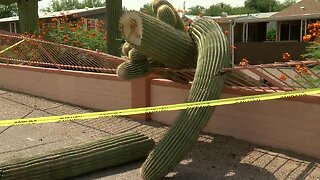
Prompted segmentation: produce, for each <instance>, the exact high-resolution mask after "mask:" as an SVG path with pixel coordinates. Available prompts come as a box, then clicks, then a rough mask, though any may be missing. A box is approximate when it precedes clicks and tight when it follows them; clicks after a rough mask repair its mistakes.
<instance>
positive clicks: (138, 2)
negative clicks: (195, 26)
mask: <svg viewBox="0 0 320 180" xmlns="http://www.w3.org/2000/svg"><path fill="white" fill-rule="evenodd" d="M184 1H186V9H188V8H189V7H192V6H195V5H200V6H204V7H209V6H210V5H212V4H216V3H220V2H224V3H226V4H230V5H231V6H243V5H244V1H245V0H200V1H199V0H169V2H170V3H171V4H172V5H173V6H174V7H175V8H181V9H182V8H183V2H184ZM283 1H284V0H280V2H283ZM50 2H51V0H41V1H40V2H39V8H40V9H43V8H45V7H48V6H49V4H50ZM146 3H151V0H122V5H123V6H125V7H126V8H127V9H129V10H139V9H140V7H142V6H143V5H144V4H146Z"/></svg>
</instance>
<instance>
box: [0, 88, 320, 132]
mask: <svg viewBox="0 0 320 180" xmlns="http://www.w3.org/2000/svg"><path fill="white" fill-rule="evenodd" d="M314 94H320V88H315V89H308V90H298V91H289V92H280V93H271V94H262V95H253V96H242V97H234V98H226V99H218V100H209V101H202V102H190V103H181V104H172V105H163V106H154V107H144V108H133V109H124V110H114V111H104V112H93V113H84V114H73V115H63V116H50V117H38V118H27V119H12V120H0V126H13V125H22V124H40V123H49V122H62V121H73V120H83V119H95V118H107V117H115V116H126V115H133V114H143V113H154V112H164V111H175V110H183V109H188V108H202V107H209V106H222V105H227V104H239V103H248V102H256V101H266V100H272V99H281V98H289V97H298V96H307V95H314Z"/></svg>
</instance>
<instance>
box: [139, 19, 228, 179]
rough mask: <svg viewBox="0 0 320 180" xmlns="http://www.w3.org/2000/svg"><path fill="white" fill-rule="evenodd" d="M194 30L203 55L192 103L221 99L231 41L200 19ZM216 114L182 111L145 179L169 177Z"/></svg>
mask: <svg viewBox="0 0 320 180" xmlns="http://www.w3.org/2000/svg"><path fill="white" fill-rule="evenodd" d="M190 29H191V32H190V33H191V36H192V38H193V39H194V40H195V42H196V44H197V45H198V51H199V55H198V65H197V69H196V73H195V78H194V81H193V84H192V88H191V91H190V94H189V98H188V102H196V101H205V100H212V99H217V98H219V96H220V94H221V92H222V88H223V84H224V75H221V74H220V71H221V70H222V69H223V68H225V67H227V66H228V65H229V60H230V51H229V49H230V47H229V45H228V40H227V38H226V36H225V35H224V33H223V32H222V30H221V28H220V26H219V25H218V24H217V23H215V22H214V21H211V20H204V19H199V20H197V21H195V22H194V23H193V25H192V26H191V27H190ZM166 36H167V35H166ZM213 110H214V108H212V107H205V108H194V109H187V110H184V111H182V112H181V114H180V115H179V117H178V118H177V120H176V121H175V123H174V124H173V125H172V127H171V128H170V130H169V131H168V132H167V133H166V135H165V136H164V138H163V139H162V140H161V141H160V142H159V144H158V145H157V146H156V148H155V149H154V150H153V151H152V152H151V153H150V154H149V156H148V158H147V160H146V161H145V162H144V164H143V166H142V177H143V178H144V179H148V180H149V179H150V180H156V179H161V178H163V177H164V176H165V175H166V174H167V173H169V172H170V170H172V169H173V168H174V167H175V166H176V165H177V164H178V163H179V162H180V161H181V160H182V159H183V157H184V156H185V155H186V153H188V152H189V150H190V149H191V148H192V146H193V144H194V143H195V142H196V141H197V138H198V136H199V134H200V133H201V130H202V129H203V127H204V126H205V125H206V124H207V122H208V120H209V119H210V117H211V115H212V113H213Z"/></svg>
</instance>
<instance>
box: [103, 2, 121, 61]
mask: <svg viewBox="0 0 320 180" xmlns="http://www.w3.org/2000/svg"><path fill="white" fill-rule="evenodd" d="M106 11H107V38H108V39H107V52H108V54H111V55H114V56H120V54H121V44H122V42H121V33H120V31H119V19H120V16H121V14H122V0H106Z"/></svg>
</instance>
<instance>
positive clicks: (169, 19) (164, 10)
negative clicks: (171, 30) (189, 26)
mask: <svg viewBox="0 0 320 180" xmlns="http://www.w3.org/2000/svg"><path fill="white" fill-rule="evenodd" d="M157 17H158V19H159V20H161V21H163V22H165V23H167V24H169V25H171V26H172V27H175V26H176V22H177V20H176V16H175V14H174V11H173V10H172V9H171V8H170V7H169V6H168V5H162V6H160V7H159V8H158V11H157Z"/></svg>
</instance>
